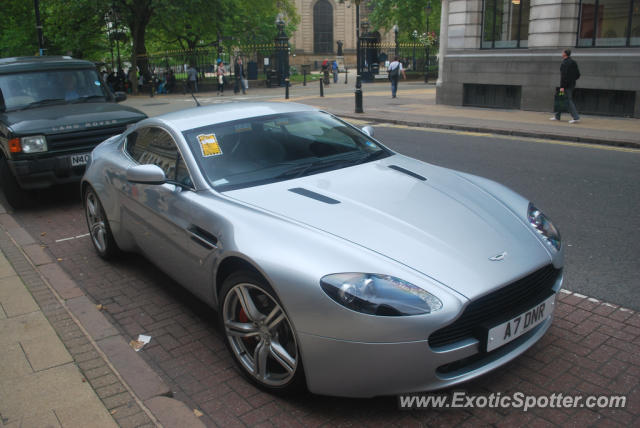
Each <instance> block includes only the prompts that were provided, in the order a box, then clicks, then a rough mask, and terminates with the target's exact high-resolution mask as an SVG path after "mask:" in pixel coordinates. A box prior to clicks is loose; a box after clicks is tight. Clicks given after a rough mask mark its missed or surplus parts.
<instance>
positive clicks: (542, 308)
mask: <svg viewBox="0 0 640 428" xmlns="http://www.w3.org/2000/svg"><path fill="white" fill-rule="evenodd" d="M555 301H556V296H555V294H554V295H553V296H551V297H549V298H548V299H547V300H545V301H544V302H542V303H540V304H539V305H536V306H535V307H533V308H531V309H529V310H528V311H525V312H523V313H521V314H520V315H518V316H517V317H515V318H512V319H510V320H509V321H507V322H503V323H502V324H500V325H497V326H495V327H493V328H491V329H489V332H488V334H487V352H490V351H493V350H494V349H496V348H499V347H500V346H502V345H505V344H507V343H509V342H511V341H512V340H515V339H517V338H518V337H520V336H522V335H523V334H525V333H526V332H528V331H530V330H531V329H532V328H534V327H535V326H537V325H538V324H540V323H542V322H543V321H544V320H546V319H547V318H549V316H550V315H551V314H552V313H553V307H554V305H555Z"/></svg>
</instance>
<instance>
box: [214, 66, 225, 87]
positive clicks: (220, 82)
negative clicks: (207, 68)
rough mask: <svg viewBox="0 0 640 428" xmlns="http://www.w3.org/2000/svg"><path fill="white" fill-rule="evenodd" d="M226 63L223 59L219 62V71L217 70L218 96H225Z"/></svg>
mask: <svg viewBox="0 0 640 428" xmlns="http://www.w3.org/2000/svg"><path fill="white" fill-rule="evenodd" d="M224 73H225V69H224V63H223V62H222V60H221V59H219V60H218V69H217V70H216V76H217V78H218V96H220V95H224Z"/></svg>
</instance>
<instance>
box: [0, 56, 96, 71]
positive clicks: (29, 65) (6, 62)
mask: <svg viewBox="0 0 640 428" xmlns="http://www.w3.org/2000/svg"><path fill="white" fill-rule="evenodd" d="M65 68H75V69H77V68H95V65H94V63H92V62H91V61H85V60H82V59H75V58H71V57H70V56H22V57H12V58H0V74H8V73H21V72H29V71H39V70H51V69H65Z"/></svg>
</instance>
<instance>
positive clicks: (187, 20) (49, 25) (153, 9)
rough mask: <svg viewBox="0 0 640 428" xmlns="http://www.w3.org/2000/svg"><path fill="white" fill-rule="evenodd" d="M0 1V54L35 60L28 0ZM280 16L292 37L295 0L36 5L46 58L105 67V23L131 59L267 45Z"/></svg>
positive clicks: (55, 1)
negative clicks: (70, 58) (200, 49)
mask: <svg viewBox="0 0 640 428" xmlns="http://www.w3.org/2000/svg"><path fill="white" fill-rule="evenodd" d="M0 2H2V12H3V13H2V19H0V56H2V57H6V56H29V55H37V53H38V42H37V33H36V28H35V12H34V4H33V1H31V0H0ZM114 6H115V14H114V13H113V10H114ZM278 16H282V17H283V18H284V20H285V22H286V24H287V27H286V31H287V33H288V34H292V33H293V31H295V28H296V26H297V25H298V22H299V17H298V15H297V13H296V9H295V5H294V1H293V0H260V1H256V0H181V1H179V2H178V1H175V0H173V1H172V0H40V17H41V22H42V26H43V34H44V45H45V46H44V47H45V54H47V55H63V54H64V55H66V54H71V55H72V56H74V57H77V58H85V59H90V60H94V61H105V62H109V63H110V62H111V49H113V50H114V51H115V40H114V38H113V37H112V38H111V39H110V37H109V36H110V35H112V36H115V32H114V31H112V30H111V31H110V30H109V25H108V24H113V23H114V21H116V20H117V22H118V29H119V34H121V36H122V37H120V38H119V46H120V51H121V56H122V58H123V59H124V60H128V59H129V58H132V56H131V54H132V53H133V52H135V53H136V55H144V54H145V53H146V52H147V51H150V52H157V51H163V50H171V49H194V48H197V47H210V46H215V45H217V43H218V40H219V39H220V41H221V43H222V45H223V47H224V48H225V51H228V50H229V48H230V47H233V46H243V45H249V44H271V43H273V39H274V37H275V36H276V33H277V29H276V25H275V22H276V18H277V17H278ZM114 55H115V53H114ZM132 59H133V58H132Z"/></svg>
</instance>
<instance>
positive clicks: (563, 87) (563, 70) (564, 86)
mask: <svg viewBox="0 0 640 428" xmlns="http://www.w3.org/2000/svg"><path fill="white" fill-rule="evenodd" d="M579 78H580V70H579V69H578V63H576V62H575V61H574V60H573V58H571V50H570V49H565V50H563V51H562V64H560V92H564V93H565V96H566V97H567V103H568V104H569V113H571V117H572V119H571V120H570V121H569V123H578V122H580V116H578V110H577V109H576V105H575V104H574V103H573V90H574V89H575V88H576V80H578V79H579ZM561 114H562V112H559V111H557V112H555V116H552V117H550V118H549V119H550V120H560V115H561Z"/></svg>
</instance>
